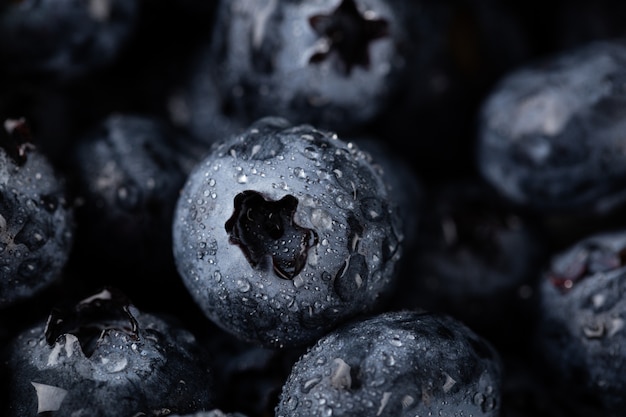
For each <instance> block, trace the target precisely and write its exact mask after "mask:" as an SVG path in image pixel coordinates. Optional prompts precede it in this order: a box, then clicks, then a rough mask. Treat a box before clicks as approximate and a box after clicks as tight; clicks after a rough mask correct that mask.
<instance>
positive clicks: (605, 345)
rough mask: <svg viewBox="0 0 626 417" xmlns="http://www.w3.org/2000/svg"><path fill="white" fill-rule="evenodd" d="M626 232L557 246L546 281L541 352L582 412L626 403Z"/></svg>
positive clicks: (562, 392)
mask: <svg viewBox="0 0 626 417" xmlns="http://www.w3.org/2000/svg"><path fill="white" fill-rule="evenodd" d="M625 260H626V232H624V231H623V230H619V231H614V232H603V233H596V234H594V235H591V236H589V237H587V238H585V239H582V240H580V241H579V242H577V243H576V244H574V245H572V246H570V247H569V248H566V249H564V250H562V251H560V252H558V253H555V254H554V255H553V257H552V258H551V260H550V263H549V264H548V265H547V267H546V270H545V272H544V273H543V275H542V281H541V282H540V287H539V290H540V296H541V300H540V301H541V305H540V311H539V314H538V315H539V318H540V320H539V327H538V331H537V334H536V335H535V340H534V343H535V347H536V353H537V355H538V357H539V358H540V363H541V364H542V366H543V370H544V376H545V378H546V380H547V381H549V383H550V384H551V386H552V387H553V388H552V389H553V391H554V392H555V393H556V394H557V395H556V396H555V398H556V399H557V400H558V401H561V402H562V403H563V404H565V406H566V407H567V409H571V410H573V412H575V413H578V414H576V415H581V416H582V415H601V416H611V417H617V416H619V415H622V414H623V411H624V407H625V406H626V395H625V394H626V377H625V376H624V375H625V371H626V350H625V348H626V333H625V328H626V326H625V324H626V321H625V320H626V301H625V300H626V298H625V294H626V268H625V266H626V262H625Z"/></svg>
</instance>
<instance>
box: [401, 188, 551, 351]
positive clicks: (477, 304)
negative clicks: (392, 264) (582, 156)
mask: <svg viewBox="0 0 626 417" xmlns="http://www.w3.org/2000/svg"><path fill="white" fill-rule="evenodd" d="M424 194H425V196H424V200H425V203H424V204H423V209H422V211H421V216H420V226H419V229H418V236H417V244H416V248H415V250H414V251H413V252H412V253H411V255H409V256H408V258H409V259H410V261H408V263H410V266H409V267H407V268H406V272H405V273H404V274H403V275H402V280H401V281H400V284H399V285H398V288H397V291H396V296H395V297H394V301H393V302H394V304H393V305H394V306H395V307H396V308H397V307H398V306H402V307H405V308H415V307H419V308H424V309H427V310H429V311H438V312H443V313H447V314H450V315H452V316H454V317H456V318H457V319H460V320H462V321H463V322H464V323H466V324H468V325H469V326H471V327H472V329H474V330H476V331H479V332H480V333H481V334H482V335H484V336H489V337H490V338H491V337H494V338H496V337H497V339H498V341H501V342H507V343H508V342H510V341H512V340H515V341H516V342H515V343H517V341H519V340H523V339H526V337H527V336H528V330H529V325H530V323H531V322H532V320H530V315H529V313H530V312H531V311H534V308H535V306H534V303H535V299H534V297H531V296H532V295H533V288H534V286H535V282H536V277H537V274H538V273H539V271H540V268H541V265H542V262H543V261H544V260H545V258H546V257H547V253H548V252H547V247H546V244H545V243H544V241H543V240H544V236H543V234H542V233H541V229H540V228H539V224H538V222H536V221H535V219H533V218H532V217H529V216H524V213H523V212H519V211H518V210H515V208H514V207H512V206H511V205H510V204H508V202H507V201H506V200H503V199H502V198H500V196H499V195H498V194H497V193H496V192H494V191H493V190H492V189H491V188H489V187H487V186H486V185H485V184H484V183H483V182H481V181H477V180H476V179H466V180H457V181H450V182H446V183H444V184H439V185H437V186H433V187H431V188H428V189H427V190H426V191H425V193H424ZM514 323H515V325H514ZM522 329H524V330H525V331H522ZM492 340H493V339H492Z"/></svg>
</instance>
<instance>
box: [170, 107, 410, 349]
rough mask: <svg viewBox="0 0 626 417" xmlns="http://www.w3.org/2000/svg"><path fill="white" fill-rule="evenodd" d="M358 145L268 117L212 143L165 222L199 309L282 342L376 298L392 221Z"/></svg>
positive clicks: (395, 241)
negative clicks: (169, 221)
mask: <svg viewBox="0 0 626 417" xmlns="http://www.w3.org/2000/svg"><path fill="white" fill-rule="evenodd" d="M368 156H369V154H366V153H364V152H360V151H358V150H357V149H356V148H355V147H354V146H351V145H350V144H349V143H347V142H344V141H342V140H340V139H339V138H337V137H336V136H335V135H334V134H332V133H329V132H326V131H320V130H317V129H314V128H313V127H311V126H308V125H297V126H291V125H289V124H288V122H287V121H286V120H284V119H279V118H266V119H262V120H260V121H258V122H257V123H256V124H254V125H252V126H251V127H250V129H249V130H247V131H246V132H244V133H243V134H241V135H239V136H235V137H233V138H231V139H230V140H226V141H225V142H223V143H220V144H219V145H218V146H216V147H215V148H214V149H213V151H212V152H211V153H210V154H209V155H208V156H207V157H206V159H205V160H204V161H202V162H201V163H200V164H199V165H198V167H197V169H195V170H194V171H193V172H192V173H191V174H190V176H189V178H188V180H187V183H186V185H185V188H184V189H183V191H182V192H181V195H180V198H179V200H178V205H177V208H176V212H175V216H174V223H173V233H174V256H175V260H176V263H177V267H178V271H179V272H180V274H181V276H182V278H183V280H184V282H185V284H186V285H187V287H188V288H189V290H190V292H191V293H192V295H193V297H194V298H195V299H196V301H197V302H198V303H199V304H200V306H201V307H202V309H203V310H204V311H205V312H206V314H207V315H208V317H210V318H211V319H212V320H214V321H215V322H216V323H218V324H219V325H220V326H222V327H224V328H226V329H228V330H230V331H231V332H233V333H235V334H237V335H238V336H239V337H242V338H243V339H244V340H248V341H254V342H258V343H261V344H263V345H266V346H275V347H283V346H284V347H288V346H296V345H302V344H308V343H311V342H312V341H314V340H315V339H316V338H317V337H319V336H321V335H322V334H323V333H325V332H326V331H328V330H329V329H330V328H332V327H333V326H335V325H336V324H338V323H339V322H341V321H343V320H345V319H347V318H349V317H352V316H354V315H356V314H359V313H363V312H367V311H371V310H372V309H373V308H375V307H376V306H377V304H378V303H379V302H380V299H381V298H383V297H385V296H386V294H387V293H388V292H389V291H390V289H391V288H392V286H393V284H394V281H395V265H396V262H397V260H398V259H399V257H400V256H401V252H402V234H401V233H402V226H401V219H400V218H398V216H397V212H396V206H395V204H394V201H393V200H390V199H389V196H388V193H387V188H386V185H385V182H384V177H383V176H382V175H381V174H380V171H377V170H375V169H374V168H373V166H372V164H371V162H370V159H368Z"/></svg>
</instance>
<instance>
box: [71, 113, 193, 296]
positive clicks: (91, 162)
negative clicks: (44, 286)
mask: <svg viewBox="0 0 626 417" xmlns="http://www.w3.org/2000/svg"><path fill="white" fill-rule="evenodd" d="M182 142H183V136H182V135H181V134H180V133H179V132H177V131H175V130H173V129H172V128H171V127H170V126H169V125H167V124H166V123H165V122H163V121H161V120H159V119H157V118H155V117H147V116H140V115H133V114H112V115H110V116H108V117H107V118H105V119H104V120H102V121H101V122H100V123H98V125H97V126H95V127H93V128H92V129H91V130H90V131H89V132H88V133H86V134H85V135H83V137H81V138H80V139H79V140H78V141H77V143H76V145H75V147H74V148H73V149H72V162H71V164H72V165H71V171H70V172H72V179H73V185H74V189H75V190H74V192H75V194H76V195H77V197H79V198H80V199H81V200H82V204H81V206H80V207H78V208H77V210H76V214H77V223H78V227H77V239H76V240H77V244H76V254H74V255H73V258H72V259H73V260H75V261H76V263H78V265H77V266H78V267H79V268H81V267H82V268H81V270H84V267H86V268H87V270H86V271H84V273H87V274H89V276H90V277H91V280H92V281H93V282H100V284H101V285H102V284H114V285H115V286H118V287H120V288H122V289H124V290H125V291H127V292H128V293H129V295H132V297H133V299H135V298H136V297H137V294H141V293H144V292H145V285H147V284H149V285H156V286H157V288H154V289H153V290H152V293H153V294H155V292H156V291H157V290H162V291H163V290H165V288H168V289H167V290H165V291H166V292H167V291H169V289H171V285H170V286H165V287H164V286H163V285H162V284H171V283H173V282H178V278H177V275H176V268H175V265H174V259H173V256H172V250H171V248H172V236H171V223H172V218H173V217H172V216H173V212H174V206H175V204H176V200H177V198H178V194H179V191H180V189H181V188H182V186H183V183H184V181H185V178H186V175H187V171H188V170H189V169H190V167H191V166H192V165H193V164H194V163H195V161H196V159H195V158H200V157H199V156H196V157H193V156H190V155H185V154H183V153H182V152H181V151H180V148H179V144H181V143H182ZM94 265H98V266H97V267H96V268H95V269H96V270H95V271H93V269H94ZM157 284H158V285H157Z"/></svg>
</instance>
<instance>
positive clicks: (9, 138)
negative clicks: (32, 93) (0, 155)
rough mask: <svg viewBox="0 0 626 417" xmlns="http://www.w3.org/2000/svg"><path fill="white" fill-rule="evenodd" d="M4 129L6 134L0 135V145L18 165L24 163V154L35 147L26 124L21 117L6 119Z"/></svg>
mask: <svg viewBox="0 0 626 417" xmlns="http://www.w3.org/2000/svg"><path fill="white" fill-rule="evenodd" d="M4 131H5V132H6V134H2V135H0V147H2V149H4V151H5V152H6V153H7V155H9V156H10V157H11V159H13V161H14V162H15V163H16V164H17V165H18V166H22V165H24V164H25V163H26V154H27V153H28V152H30V151H32V150H33V149H34V148H35V146H34V145H33V143H32V137H31V132H30V128H29V126H28V124H27V123H26V121H25V120H24V119H23V118H21V119H6V120H5V121H4Z"/></svg>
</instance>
